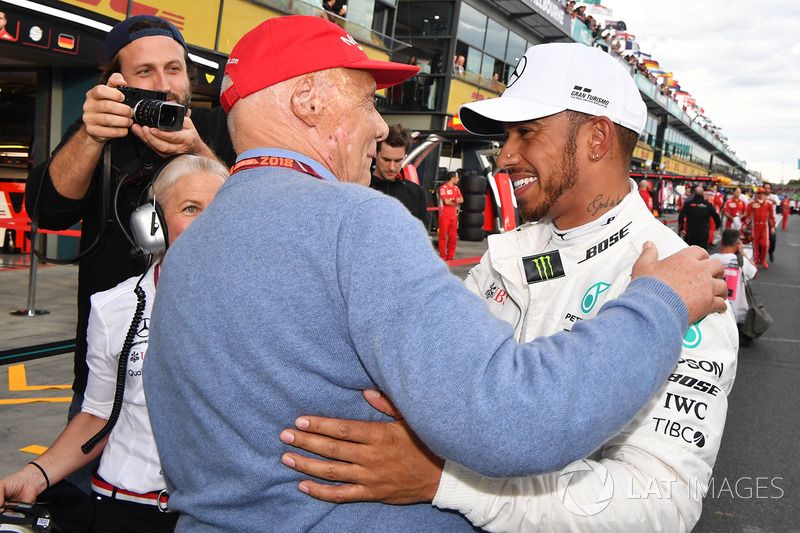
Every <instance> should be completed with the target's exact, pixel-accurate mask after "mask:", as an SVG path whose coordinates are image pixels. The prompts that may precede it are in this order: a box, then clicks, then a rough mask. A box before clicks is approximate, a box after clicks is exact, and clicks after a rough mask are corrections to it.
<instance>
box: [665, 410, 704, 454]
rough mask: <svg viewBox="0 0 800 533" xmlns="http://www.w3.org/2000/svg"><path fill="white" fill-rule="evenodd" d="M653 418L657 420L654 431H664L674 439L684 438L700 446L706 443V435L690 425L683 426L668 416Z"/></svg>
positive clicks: (685, 440)
mask: <svg viewBox="0 0 800 533" xmlns="http://www.w3.org/2000/svg"><path fill="white" fill-rule="evenodd" d="M653 420H655V421H656V427H655V430H654V431H656V432H657V433H658V432H660V433H663V434H664V435H667V436H669V437H672V438H674V439H678V438H679V439H682V440H683V441H684V442H688V443H689V444H694V445H695V446H697V447H698V448H702V447H703V446H705V445H706V436H705V435H703V433H701V432H700V431H696V430H695V429H694V428H692V427H690V426H682V425H681V423H680V422H675V421H674V420H669V419H667V418H659V417H657V416H654V417H653Z"/></svg>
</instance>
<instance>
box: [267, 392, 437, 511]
mask: <svg viewBox="0 0 800 533" xmlns="http://www.w3.org/2000/svg"><path fill="white" fill-rule="evenodd" d="M364 397H365V398H366V399H367V401H368V402H369V403H370V405H372V406H373V407H374V408H375V409H377V410H379V411H382V412H383V413H385V414H387V415H389V416H393V417H395V418H398V417H399V413H398V412H397V410H396V409H395V408H394V406H393V405H392V404H391V402H390V401H389V399H388V398H386V397H385V396H383V395H381V394H380V393H378V392H377V391H365V392H364ZM296 426H297V428H298V429H294V428H292V429H285V430H283V431H282V432H281V435H280V439H281V441H283V442H284V443H285V444H290V445H292V446H294V447H295V448H300V449H301V450H305V451H307V452H311V453H314V454H317V455H321V456H323V457H327V458H329V459H331V460H330V461H327V460H324V459H312V458H310V457H305V456H302V455H299V454H296V453H285V454H284V455H283V457H282V458H281V461H282V462H283V464H285V465H286V466H288V467H289V468H292V469H294V470H297V471H298V472H301V473H303V474H308V475H310V476H314V477H318V478H322V479H327V480H329V481H336V482H340V483H342V484H341V485H328V484H325V483H318V482H316V481H310V480H304V481H301V482H300V484H299V486H298V489H299V490H300V491H302V492H304V493H306V494H308V495H310V496H313V497H314V498H317V499H319V500H324V501H329V502H333V503H347V502H363V501H380V502H384V503H391V504H411V503H420V502H430V501H432V500H433V498H434V496H435V495H436V491H437V490H438V488H439V478H440V477H441V473H442V469H443V468H444V461H443V460H442V459H440V458H438V457H436V456H435V455H434V454H433V453H432V452H431V451H430V450H428V449H427V448H426V447H425V445H424V444H423V443H422V442H421V441H420V440H419V439H418V438H417V436H416V435H414V433H412V431H411V429H410V428H409V427H408V425H407V424H406V423H405V422H404V421H403V420H402V419H398V420H396V421H394V422H362V421H358V420H341V419H336V418H322V417H315V416H303V417H300V418H298V419H297V422H296Z"/></svg>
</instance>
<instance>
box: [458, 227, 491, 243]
mask: <svg viewBox="0 0 800 533" xmlns="http://www.w3.org/2000/svg"><path fill="white" fill-rule="evenodd" d="M458 238H459V239H461V240H462V241H473V242H479V241H482V240H483V239H485V238H486V232H485V231H483V228H475V227H469V226H463V227H461V228H458Z"/></svg>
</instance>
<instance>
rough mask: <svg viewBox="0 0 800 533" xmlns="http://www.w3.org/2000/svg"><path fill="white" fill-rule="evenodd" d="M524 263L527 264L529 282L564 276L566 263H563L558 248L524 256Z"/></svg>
mask: <svg viewBox="0 0 800 533" xmlns="http://www.w3.org/2000/svg"><path fill="white" fill-rule="evenodd" d="M522 264H523V265H524V266H525V278H526V279H527V281H528V284H531V283H539V282H541V281H549V280H551V279H556V278H563V277H564V265H563V264H562V263H561V254H560V253H559V252H558V250H555V251H553V252H547V253H546V254H539V255H532V256H530V257H523V258H522Z"/></svg>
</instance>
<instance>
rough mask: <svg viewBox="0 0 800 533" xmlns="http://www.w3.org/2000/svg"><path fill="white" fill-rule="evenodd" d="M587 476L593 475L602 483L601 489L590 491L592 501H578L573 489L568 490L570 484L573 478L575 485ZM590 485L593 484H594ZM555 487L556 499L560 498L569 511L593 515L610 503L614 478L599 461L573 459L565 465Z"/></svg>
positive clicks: (579, 514)
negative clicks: (556, 488) (592, 497)
mask: <svg viewBox="0 0 800 533" xmlns="http://www.w3.org/2000/svg"><path fill="white" fill-rule="evenodd" d="M587 476H592V477H595V478H596V479H597V480H598V481H599V482H600V484H601V485H602V489H601V490H600V491H592V492H591V494H592V495H593V496H594V501H590V502H582V501H578V500H576V498H575V496H576V494H573V493H572V492H573V491H571V490H570V484H571V483H572V481H573V480H574V481H576V483H575V485H577V484H578V483H577V482H578V481H579V480H580V479H582V478H586V477H587ZM592 486H595V484H593V485H592ZM557 487H558V499H559V500H561V503H562V504H563V505H564V507H565V508H566V509H567V510H568V511H569V512H571V513H572V514H575V515H578V516H594V515H596V514H598V513H600V512H602V511H603V510H604V509H605V508H606V507H608V506H609V505H610V504H611V498H612V497H613V496H614V480H613V479H612V478H611V474H609V473H608V469H606V467H604V466H603V465H602V464H600V463H597V462H595V461H587V460H585V459H581V460H580V461H575V462H574V463H572V464H571V465H569V466H567V467H566V468H565V469H564V470H563V471H562V472H561V474H560V475H559V476H558V483H557Z"/></svg>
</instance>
